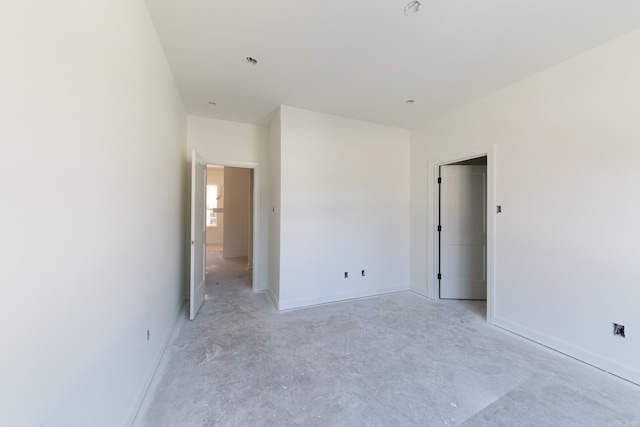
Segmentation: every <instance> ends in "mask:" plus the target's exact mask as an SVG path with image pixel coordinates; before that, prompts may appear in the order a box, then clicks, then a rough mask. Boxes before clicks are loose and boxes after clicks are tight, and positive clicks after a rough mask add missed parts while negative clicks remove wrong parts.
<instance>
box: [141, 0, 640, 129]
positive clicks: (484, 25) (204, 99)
mask: <svg viewBox="0 0 640 427" xmlns="http://www.w3.org/2000/svg"><path fill="white" fill-rule="evenodd" d="M407 2H408V0H406V1H405V0H369V1H365V0H340V1H338V0H317V1H311V0H236V1H232V0H146V3H147V6H148V8H149V11H150V13H151V17H152V19H153V20H154V23H155V25H156V28H157V30H158V33H159V36H160V39H161V41H162V44H163V46H164V49H165V52H166V54H167V57H168V59H169V63H170V64H171V67H172V69H173V73H174V76H175V78H176V81H177V84H178V87H179V88H180V91H181V94H182V97H183V100H184V103H185V107H186V109H187V111H188V113H189V114H193V115H198V116H205V117H213V118H218V119H224V120H232V121H239V122H245V123H254V124H263V125H267V124H269V122H270V120H271V118H272V117H273V113H274V112H275V110H276V108H277V107H278V105H280V104H285V105H290V106H293V107H299V108H304V109H308V110H313V111H318V112H324V113H329V114H335V115H338V116H343V117H350V118H355V119H360V120H365V121H369V122H374V123H381V124H386V125H392V126H398V127H403V128H409V129H410V128H412V127H414V126H416V125H418V124H421V123H423V122H425V121H427V120H428V119H429V118H431V117H433V116H435V115H439V114H442V113H444V112H447V111H450V110H452V109H454V108H457V107H459V106H461V105H463V104H465V103H467V102H469V101H470V100H473V99H475V98H478V97H481V96H484V95H487V94H489V93H491V92H493V91H495V90H497V89H500V88H502V87H505V86H507V85H509V84H511V83H513V82H516V81H518V80H520V79H522V78H524V77H527V76H530V75H532V74H535V73H537V72H539V71H541V70H543V69H544V68H547V67H549V66H551V65H554V64H557V63H559V62H561V61H563V60H565V59H568V58H570V57H572V56H575V55H577V54H579V53H580V52H583V51H585V50H588V49H590V48H592V47H594V46H597V45H599V44H602V43H604V42H606V41H608V40H611V39H613V38H615V37H617V36H619V35H622V34H624V33H627V32H629V31H631V30H633V29H636V28H639V27H640V0H422V8H421V9H420V12H419V13H418V14H416V15H413V16H405V14H404V7H405V6H406V4H407ZM638 53H639V54H640V46H639V47H638ZM248 56H250V57H253V58H255V59H256V60H257V61H258V63H257V65H251V64H249V63H248V62H247V61H246V59H245V58H246V57H248ZM408 99H414V100H415V103H414V104H411V105H409V104H406V103H405V101H406V100H408ZM209 101H213V102H216V103H217V105H216V106H212V105H210V104H208V102H209Z"/></svg>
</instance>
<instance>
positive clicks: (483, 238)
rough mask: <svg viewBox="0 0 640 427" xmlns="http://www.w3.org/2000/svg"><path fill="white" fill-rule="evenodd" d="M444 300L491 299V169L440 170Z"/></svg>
mask: <svg viewBox="0 0 640 427" xmlns="http://www.w3.org/2000/svg"><path fill="white" fill-rule="evenodd" d="M440 178H441V180H440V230H441V231H440V275H439V279H440V298H450V299H481V300H483V299H486V298H487V220H486V214H487V204H486V203H487V167H486V166H454V165H445V166H441V168H440Z"/></svg>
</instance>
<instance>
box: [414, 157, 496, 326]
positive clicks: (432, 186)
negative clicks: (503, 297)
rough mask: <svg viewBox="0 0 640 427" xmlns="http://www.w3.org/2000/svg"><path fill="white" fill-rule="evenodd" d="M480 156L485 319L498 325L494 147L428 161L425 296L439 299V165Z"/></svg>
mask: <svg viewBox="0 0 640 427" xmlns="http://www.w3.org/2000/svg"><path fill="white" fill-rule="evenodd" d="M479 157H486V168H487V170H486V263H485V268H486V274H485V275H486V320H487V322H489V323H495V296H496V275H495V259H496V257H495V252H496V238H495V230H496V213H495V212H496V211H495V209H496V194H495V189H496V182H495V181H496V147H495V145H486V146H479V147H476V148H472V149H468V150H466V151H461V152H454V153H450V154H445V155H441V156H439V157H434V158H431V159H429V160H427V176H426V179H427V204H428V206H429V209H427V230H426V232H427V241H426V244H427V251H428V256H427V259H426V264H427V265H426V273H427V274H426V280H427V283H426V285H427V286H426V288H427V289H426V296H428V297H429V298H432V299H440V287H439V280H438V273H439V263H440V257H439V241H438V238H439V236H438V220H439V207H440V204H439V188H438V177H439V172H440V166H444V165H450V164H452V163H459V162H465V161H468V160H471V159H477V158H479Z"/></svg>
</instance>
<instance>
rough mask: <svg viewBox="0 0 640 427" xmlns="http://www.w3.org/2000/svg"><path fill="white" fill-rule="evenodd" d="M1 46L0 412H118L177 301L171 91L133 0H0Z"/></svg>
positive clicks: (181, 152)
mask: <svg viewBox="0 0 640 427" xmlns="http://www.w3.org/2000/svg"><path fill="white" fill-rule="evenodd" d="M0 52H2V55H1V58H0V61H1V64H0V94H1V95H0V144H1V150H0V153H1V154H0V200H1V202H0V218H2V221H0V236H2V237H1V238H0V257H1V259H2V268H0V336H1V337H2V348H1V349H0V360H1V361H2V363H0V378H1V380H0V402H2V410H1V411H0V425H3V426H40V425H42V426H47V427H48V426H88V425H91V426H122V425H125V424H126V423H127V422H128V420H130V419H131V417H132V416H133V414H134V411H135V410H136V409H137V406H138V404H139V402H140V400H139V399H140V398H141V396H142V392H143V391H144V388H145V385H146V382H147V381H148V380H149V379H150V375H151V374H152V373H153V370H154V368H155V365H156V363H157V361H158V357H159V356H160V354H161V351H162V349H163V345H164V343H165V340H166V339H167V338H168V335H169V333H170V332H171V328H172V327H173V325H174V324H175V320H176V316H177V314H178V311H179V308H180V305H181V300H182V295H181V290H182V280H183V270H184V266H183V265H182V259H183V253H182V251H183V245H182V243H183V241H184V239H185V235H184V227H183V224H184V220H185V215H184V214H185V209H184V207H185V206H186V198H185V191H184V190H185V188H186V181H185V180H184V177H185V176H186V171H185V170H184V164H185V163H184V160H185V159H184V158H185V145H184V144H185V139H186V116H185V113H184V111H183V107H182V102H181V99H180V97H179V94H178V91H177V89H176V86H175V84H174V81H173V77H172V74H171V72H170V70H169V67H168V65H167V63H166V60H165V57H164V54H163V51H162V47H161V46H160V43H159V41H158V38H157V36H156V33H155V30H154V28H153V25H152V23H151V20H150V18H149V16H148V13H147V9H146V7H145V5H144V2H142V1H140V0H138V1H130V0H113V1H92V0H82V1H80V0H65V1H57V2H51V1H45V0H34V1H30V2H21V1H8V2H3V3H2V6H0ZM158 230H162V232H161V233H159V232H158ZM147 328H151V339H150V341H148V342H147V339H146V331H147Z"/></svg>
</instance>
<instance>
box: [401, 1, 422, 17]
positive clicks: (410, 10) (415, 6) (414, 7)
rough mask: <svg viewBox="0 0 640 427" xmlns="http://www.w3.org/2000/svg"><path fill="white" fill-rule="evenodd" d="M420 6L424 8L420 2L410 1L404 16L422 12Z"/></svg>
mask: <svg viewBox="0 0 640 427" xmlns="http://www.w3.org/2000/svg"><path fill="white" fill-rule="evenodd" d="M420 6H422V3H420V2H419V1H417V0H414V1H410V2H409V3H407V5H406V6H405V8H404V14H405V15H407V16H411V15H415V14H416V13H418V11H419V10H420Z"/></svg>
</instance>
